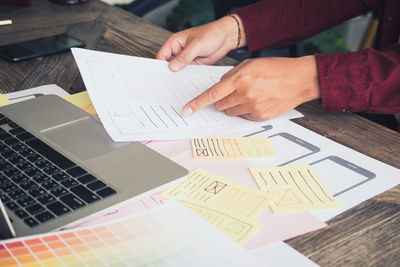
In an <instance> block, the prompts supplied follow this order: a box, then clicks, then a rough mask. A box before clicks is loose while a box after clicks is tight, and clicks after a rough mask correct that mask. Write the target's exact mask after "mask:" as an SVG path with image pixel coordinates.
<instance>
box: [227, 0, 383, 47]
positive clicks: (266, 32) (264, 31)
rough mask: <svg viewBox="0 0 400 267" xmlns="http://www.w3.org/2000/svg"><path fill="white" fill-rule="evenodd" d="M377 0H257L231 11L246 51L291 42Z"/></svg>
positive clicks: (370, 5) (362, 9)
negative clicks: (241, 29)
mask: <svg viewBox="0 0 400 267" xmlns="http://www.w3.org/2000/svg"><path fill="white" fill-rule="evenodd" d="M377 4H378V0H355V1H348V0H324V1H321V0H302V1H293V0H261V1H259V2H257V3H256V4H253V5H250V6H247V7H244V8H240V9H238V10H236V11H235V13H236V14H238V16H239V17H240V18H241V21H242V23H243V25H244V32H245V33H246V38H247V45H248V49H249V50H250V51H254V50H259V49H262V48H266V47H280V46H286V45H290V44H294V43H296V42H298V41H301V40H304V39H306V38H308V37H310V36H312V35H314V34H316V33H319V32H321V31H323V30H326V29H328V28H330V27H332V26H334V25H337V24H339V23H341V22H344V21H346V20H348V19H349V18H352V17H355V16H357V15H360V14H363V13H366V12H367V11H369V10H371V9H373V8H374V7H376V5H377Z"/></svg>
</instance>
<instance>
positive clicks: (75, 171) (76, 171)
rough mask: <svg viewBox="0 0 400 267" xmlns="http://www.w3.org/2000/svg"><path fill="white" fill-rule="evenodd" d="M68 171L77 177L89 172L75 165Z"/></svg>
mask: <svg viewBox="0 0 400 267" xmlns="http://www.w3.org/2000/svg"><path fill="white" fill-rule="evenodd" d="M67 173H68V174H69V175H71V176H73V177H75V178H77V177H79V176H82V175H84V174H86V173H87V172H86V171H85V170H84V169H82V168H81V167H78V166H76V167H74V168H72V169H69V170H68V171H67Z"/></svg>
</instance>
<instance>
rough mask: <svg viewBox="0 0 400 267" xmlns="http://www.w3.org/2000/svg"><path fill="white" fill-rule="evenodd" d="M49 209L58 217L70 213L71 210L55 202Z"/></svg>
mask: <svg viewBox="0 0 400 267" xmlns="http://www.w3.org/2000/svg"><path fill="white" fill-rule="evenodd" d="M47 208H48V209H49V210H51V212H53V213H54V214H55V215H57V216H61V215H63V214H65V213H68V212H70V211H71V210H70V209H69V208H67V207H66V206H65V205H64V204H62V203H61V202H58V201H57V202H54V203H52V204H50V205H47Z"/></svg>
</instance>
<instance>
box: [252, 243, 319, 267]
mask: <svg viewBox="0 0 400 267" xmlns="http://www.w3.org/2000/svg"><path fill="white" fill-rule="evenodd" d="M250 254H251V255H252V256H253V257H255V258H256V259H257V260H258V261H259V262H264V263H265V266H274V267H288V266H296V267H308V266H310V267H311V266H313V267H315V266H319V265H318V264H316V263H314V262H313V261H311V260H310V259H309V258H307V257H306V256H304V255H303V254H301V253H300V252H298V251H297V250H295V249H294V248H292V247H291V246H289V245H288V244H286V243H283V242H277V243H274V244H272V245H269V246H266V247H262V248H258V249H254V250H252V251H250Z"/></svg>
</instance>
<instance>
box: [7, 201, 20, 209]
mask: <svg viewBox="0 0 400 267" xmlns="http://www.w3.org/2000/svg"><path fill="white" fill-rule="evenodd" d="M5 205H6V207H7V208H9V209H10V210H16V209H18V208H19V207H18V205H17V203H15V202H14V201H9V202H7V203H6V204H5Z"/></svg>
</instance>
